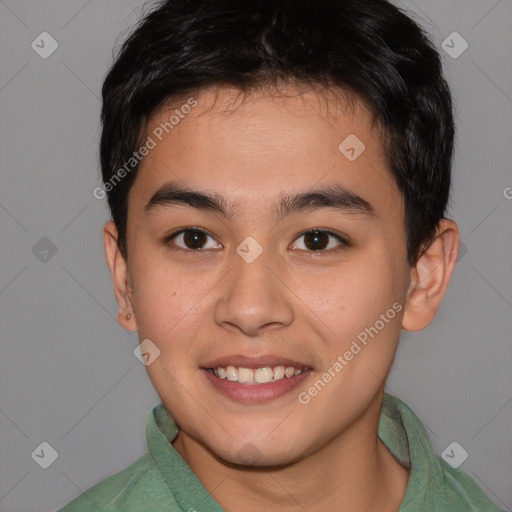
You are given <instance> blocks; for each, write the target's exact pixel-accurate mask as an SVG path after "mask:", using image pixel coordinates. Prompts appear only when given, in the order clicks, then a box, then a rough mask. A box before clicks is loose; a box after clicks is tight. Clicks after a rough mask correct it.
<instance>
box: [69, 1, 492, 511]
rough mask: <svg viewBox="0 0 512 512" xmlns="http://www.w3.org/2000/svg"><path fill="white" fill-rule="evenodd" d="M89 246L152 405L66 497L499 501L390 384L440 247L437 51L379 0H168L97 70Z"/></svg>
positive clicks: (481, 506)
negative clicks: (103, 206) (103, 262)
mask: <svg viewBox="0 0 512 512" xmlns="http://www.w3.org/2000/svg"><path fill="white" fill-rule="evenodd" d="M102 121H103V133H102V140H101V165H102V172H103V181H104V187H103V188H101V189H98V190H97V191H96V192H95V193H96V194H104V193H106V194H108V201H109V205H110V208H111V212H112V218H113V220H112V221H109V222H108V223H107V224H106V225H105V228H104V236H105V250H106V258H107V263H108V266H109V268H110V271H111V274H112V278H113V283H114V289H115V294H116V298H117V301H118V304H119V322H120V324H121V325H122V326H123V327H124V328H126V329H129V330H132V331H137V332H138V333H139V337H140V342H141V352H142V354H143V357H144V358H145V359H144V361H145V364H147V367H146V368H147V371H148V375H149V378H150V380H151V382H152V383H153V385H154V387H155V389H156V391H157V392H158V394H159V396H160V398H161V401H162V404H160V405H158V406H157V407H155V408H154V409H153V411H151V412H150V413H149V415H148V417H147V422H146V435H147V442H148V449H149V452H148V453H147V454H145V455H144V456H143V457H141V458H140V459H139V460H138V461H136V462H135V463H134V464H133V465H132V466H130V467H129V468H127V469H125V470H124V471H121V472H120V473H118V474H116V475H113V476H111V477H110V478H107V479H106V480H104V481H102V482H100V483H98V484H97V485H95V486H94V487H92V488H91V489H89V490H88V491H87V492H85V493H84V494H82V495H81V496H79V497H78V498H76V499H75V500H74V501H73V502H71V503H70V504H68V506H66V507H64V508H63V509H62V511H63V512H72V511H73V512H74V511H77V512H78V511H93V510H101V511H123V512H128V511H134V512H135V511H137V512H141V511H163V510H168V511H189V512H193V511H197V512H206V511H220V510H228V511H240V510H243V511H246V512H252V511H258V512H259V511H261V510H276V511H277V510H279V511H288V510H289V511H296V510H297V511H298V510H301V511H305V510H307V511H319V510H322V511H338V510H343V511H344V512H356V511H358V512H359V511H379V512H396V511H401V512H412V511H422V512H427V511H443V512H448V511H451V512H455V511H461V512H462V511H464V512H468V511H479V512H482V511H489V512H490V511H496V510H498V508H497V507H496V506H495V505H493V504H492V503H491V502H490V501H489V500H488V498H487V497H486V496H485V495H484V494H483V492H482V491H481V490H480V488H479V487H478V486H477V485H476V484H475V483H474V482H473V481H472V480H471V479H470V477H469V476H467V475H466V474H465V473H463V472H462V471H460V470H455V469H452V468H451V467H450V466H449V465H448V464H446V463H445V462H444V461H443V460H442V459H441V458H439V457H438V456H436V455H435V454H434V452H433V449H432V446H431V444H430V442H429V440H428V437H427V434H426V431H425V429H424V428H423V426H422V425H421V423H420V422H419V420H418V419H417V417H416V416H415V415H414V414H413V412H412V411H411V410H410V409H409V408H408V407H407V406H406V405H405V404H404V403H402V402H401V401H400V400H398V399H397V398H394V397H392V396H390V395H387V394H385V393H384V386H385V381H386V377H387V375H388V373H389V371H390V368H391V365H392V362H393V358H394V356H395V352H396V349H397V345H398V340H399V336H400V332H401V329H402V328H404V329H406V330H409V331H417V330H420V329H423V328H424V327H426V326H427V325H428V324H429V323H430V322H431V321H432V320H433V318H434V315H435V313H436V311H437V309H438V307H439V305H440V303H441V300H442V298H443V296H444V294H445V292H446V289H447V287H448V284H449V281H450V277H451V275H452V271H453V269H454V266H455V262H456V259H457V253H458V247H459V234H458V229H457V225H456V224H455V223H454V222H453V221H451V220H448V219H446V218H445V217H444V215H445V213H446V205H447V201H448V196H449V187H450V167H451V157H452V145H453V137H454V127H453V118H452V103H451V97H450V92H449V89H448V87H447V85H446V83H445V81H444V79H443V77H442V72H441V65H440V59H439V56H438V54H437V52H436V51H435V49H434V48H433V47H432V45H431V43H430V42H429V40H428V38H427V37H426V35H425V34H424V33H423V32H422V31H421V29H420V28H419V27H418V26H417V25H416V24H415V23H414V22H413V21H411V19H409V18H408V17H407V16H405V15H404V14H403V13H402V12H400V11H399V10H398V9H397V8H395V7H393V6H392V5H391V4H389V3H387V2H386V1H381V0H379V1H375V0H373V1H360V0H357V1H356V0H348V1H347V0H337V1H329V0H320V1H316V2H307V1H297V0H294V1H285V0H280V1H277V0H275V1H271V0H261V1H258V2H254V1H247V0H245V1H236V0H214V1H211V0H202V1H200V0H198V1H195V2H189V1H187V0H172V1H167V2H163V3H161V5H160V6H159V7H158V8H157V9H156V10H154V11H153V12H152V13H150V14H149V15H148V16H147V17H146V18H145V19H144V20H143V21H142V22H141V24H140V25H139V27H138V28H137V30H136V31H135V32H134V33H133V35H132V36H131V37H130V38H129V39H128V41H127V42H126V43H125V44H124V46H123V48H122V51H121V53H120V55H119V56H118V58H117V61H116V63H115V64H114V66H113V67H112V69H111V70H110V72H109V74H108V76H107V78H106V80H105V83H104V86H103V112H102Z"/></svg>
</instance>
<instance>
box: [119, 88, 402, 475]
mask: <svg viewBox="0 0 512 512" xmlns="http://www.w3.org/2000/svg"><path fill="white" fill-rule="evenodd" d="M285 92H286V94H284V95H279V94H273V95H271V94H269V93H263V92H259V93H256V92H255V93H252V94H251V95H249V96H247V97H245V99H242V98H241V97H240V95H239V94H238V93H236V92H235V91H233V90H231V89H227V88H226V89H220V90H219V91H217V94H216V93H215V92H214V91H212V90H202V91H200V92H199V93H198V94H196V95H194V99H195V100H196V101H197V104H196V105H195V106H194V107H193V108H192V109H190V112H189V113H188V114H186V115H183V114H182V115H183V119H181V116H180V121H179V123H177V124H175V125H174V126H173V127H172V129H171V128H169V125H168V126H167V131H168V133H166V131H165V130H163V131H162V129H161V126H162V125H161V123H162V122H165V121H169V117H170V115H172V114H173V111H174V110H175V109H176V110H179V111H180V112H182V113H183V112H184V111H183V110H180V108H179V106H178V107H176V106H175V105H173V107H172V110H171V111H169V110H161V111H160V112H159V113H158V114H157V115H155V116H154V118H153V119H151V120H150V121H149V122H148V125H147V127H146V130H147V132H146V137H147V136H150V137H151V138H152V139H153V141H154V142H155V143H156V144H155V147H153V148H152V149H151V150H150V151H149V153H148V154H147V155H146V156H145V158H144V160H143V161H142V163H141V165H140V168H139V172H138V175H137V177H136V180H135V182H134V184H133V187H132V189H131V191H130V195H129V209H128V223H127V247H128V261H127V268H126V280H127V283H128V288H127V297H128V301H129V303H130V305H131V307H133V312H132V317H133V318H132V320H131V321H130V322H133V323H130V325H131V326H132V328H134V330H135V329H136V330H137V331H138V332H139V337H140V340H141V341H142V340H145V339H149V340H151V343H152V345H151V346H152V347H157V348H158V349H159V351H160V354H159V356H158V357H157V358H156V359H155V360H154V362H152V363H151V364H150V365H148V366H147V367H146V369H147V371H148V375H149V378H150V379H151V382H152V383H153V385H154V387H155V389H156V391H157V392H158V394H159V396H160V398H161V400H162V402H163V403H164V405H165V407H166V408H167V409H168V411H169V412H170V414H171V415H172V416H173V417H174V419H175V420H176V422H177V423H178V424H179V425H180V428H181V432H180V436H182V437H186V438H188V439H191V440H195V441H197V442H199V443H200V444H201V445H203V446H205V447H207V448H208V449H209V450H211V452H213V453H214V454H215V455H216V456H217V457H219V458H220V459H222V460H225V461H229V462H234V463H244V462H251V461H252V462H253V463H255V464H258V465H274V464H286V463H289V462H292V461H295V460H299V459H302V458H304V457H307V456H308V455H309V454H312V453H313V452H315V451H316V450H318V449H320V448H321V447H324V446H326V445H328V444H329V443H330V442H331V441H333V440H334V439H335V437H336V436H338V435H339V434H340V433H341V432H344V431H346V430H347V429H349V427H350V426H351V425H352V424H354V422H355V421H356V420H357V419H358V418H360V417H361V415H362V414H363V413H364V412H365V411H367V410H368V409H369V408H370V407H373V405H372V404H375V403H376V397H378V396H379V395H380V394H381V393H382V391H383V386H384V385H383V382H384V380H385V378H386V376H387V374H388V371H389V369H390V366H391V364H392V361H393V357H394V354H395V351H396V348H397V342H398V337H399V333H400V330H401V319H402V315H403V306H404V301H405V298H406V294H407V289H408V285H409V280H410V268H409V266H408V263H407V255H406V235H405V228H404V207H403V200H402V197H401V194H400V193H399V191H398V190H397V188H396V186H395V184H394V181H393V179H392V178H391V175H390V173H389V170H388V169H387V168H386V165H385V162H384V158H383V155H382V149H381V144H380V138H379V134H378V132H377V130H376V129H372V127H371V118H370V115H369V114H368V112H367V110H366V109H365V108H364V106H363V105H361V104H360V103H358V102H356V103H355V104H354V105H353V108H349V107H348V106H347V103H346V102H344V101H343V100H342V99H341V97H339V98H338V100H339V101H336V98H335V97H334V96H333V97H331V98H329V97H328V96H325V95H324V96H323V97H322V96H321V95H318V93H315V92H313V91H309V92H306V93H302V94H299V93H298V92H296V91H293V90H291V89H289V90H287V91H285ZM326 99H329V103H327V101H326ZM184 103H186V100H185V101H184ZM237 107H238V108H237ZM185 111H188V109H185ZM159 127H160V129H159ZM155 134H159V135H158V136H156V135H155ZM347 137H348V139H347ZM355 137H357V138H355ZM160 138H161V140H160ZM343 141H345V142H343ZM340 143H341V146H340ZM363 144H364V150H363Z"/></svg>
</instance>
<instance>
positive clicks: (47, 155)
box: [0, 0, 512, 512]
mask: <svg viewBox="0 0 512 512" xmlns="http://www.w3.org/2000/svg"><path fill="white" fill-rule="evenodd" d="M400 5H401V6H403V7H406V8H408V9H410V10H411V11H413V12H414V13H416V15H417V16H418V17H419V19H420V21H421V23H422V24H423V25H424V26H425V28H426V29H427V30H428V31H429V32H430V33H431V34H432V37H433V39H434V41H435V44H436V45H437V47H438V48H439V49H440V52H441V53H442V55H443V60H444V63H445V72H446V76H447V78H448V81H449V83H450V85H451V87H452V90H453V93H454V97H455V101H456V105H457V111H458V114H457V117H458V145H457V151H456V157H455V166H454V188H453V199H452V206H451V215H452V217H453V218H455V220H457V221H458V223H459V226H460V228H461V233H462V241H463V244H464V245H463V251H462V253H461V257H460V261H459V265H458V267H457V268H456V270H455V273H454V277H453V280H452V284H451V286H450V289H449V291H448V294H447V296H446V298H445V301H444V303H443V305H442V307H441V309H440V311H439V313H438V316H437V318H436V320H435V321H434V323H433V324H432V325H431V326H429V327H428V328H427V329H425V330H424V331H423V332H421V333H416V334H409V333H404V335H403V337H402V341H401V345H400V348H399V351H398V354H397V358H396V361H395V365H394V368H393V371H392V374H391V376H390V378H389V380H388V387H387V391H388V392H390V393H392V394H394V395H396V396H398V397H399V398H401V399H403V400H404V401H405V402H406V403H407V404H408V405H409V406H410V407H411V408H412V409H413V410H414V411H415V412H416V414H417V415H418V416H419V418H420V419H421V420H422V421H423V422H424V424H425V425H426V427H427V429H428V431H429V434H430V436H431V438H432V442H433V444H434V447H435V449H436V451H437V452H438V453H441V452H442V451H443V450H444V449H445V448H446V447H447V446H448V445H449V444H450V443H451V442H452V441H457V442H458V443H459V444H460V445H461V446H462V447H463V448H464V449H465V450H466V451H467V452H468V454H469V457H468V458H467V460H466V461H465V462H464V463H463V464H462V466H461V467H462V469H464V470H465V471H466V472H468V473H469V474H470V475H471V476H472V477H473V478H474V479H475V480H476V481H477V482H478V483H479V485H480V486H481V487H482V488H483V489H484V491H485V492H486V493H487V494H488V495H489V496H490V497H491V498H492V499H493V500H494V501H495V502H496V503H497V504H498V505H499V506H501V507H502V508H504V509H506V510H511V507H512V485H511V484H512V443H511V441H512V434H511V432H512V428H511V427H512V372H511V371H510V366H511V363H512V346H511V332H512V320H511V319H512V314H511V313H512V272H511V258H510V255H511V254H512V242H511V240H512V236H511V234H512V230H511V225H512V222H511V220H512V199H511V198H512V188H509V187H512V173H511V170H510V168H511V163H510V161H511V156H512V155H511V151H510V148H511V145H512V65H511V64H512V63H511V60H512V58H511V55H512V31H511V30H510V27H511V26H512V2H511V1H510V0H501V1H496V0H482V1H475V0H473V1H468V0H457V1H454V0H452V1H446V0H434V1H432V0H429V1H428V2H427V1H426V0H425V1H420V0H416V2H403V3H401V4H400ZM140 6H141V2H140V1H135V0H110V1H108V2H100V1H99V0H89V1H87V0H72V1H71V0H67V1H64V0H44V1H42V0H23V1H21V0H5V1H0V113H1V114H0V115H1V118H0V121H1V122H0V151H1V160H0V162H1V173H2V182H1V187H0V222H1V240H2V243H1V244H0V251H1V253H0V254H1V260H0V261H1V272H0V315H1V316H0V326H1V327H0V329H1V357H0V393H1V394H0V510H1V511H2V512H18V511H19V512H21V511H23V512H31V511H38V512H42V511H51V510H56V509H57V508H60V507H62V506H63V505H64V504H65V503H67V502H68V501H70V500H71V499H72V498H74V497H75V496H77V495H78V494H80V493H81V492H83V491H84V490H86V489H87V488H89V487H90V486H92V485H93V484H95V483H97V482H99V481H100V480H102V479H104V478H106V477H107V476H109V475H111V474H113V473H115V472H117V471H120V470H121V469H124V468H125V467H127V466H128V465H129V464H131V463H132V462H134V461H135V460H136V459H137V458H138V457H139V456H140V455H142V454H143V453H144V452H145V451H146V443H145V434H144V422H145V419H146V414H147V413H148V411H149V410H150V409H151V408H152V407H153V406H154V405H156V404H157V403H159V399H158V396H157V394H156V392H155V391H154V390H153V388H152V386H151V384H150V382H149V379H148V378H147V376H146V372H145V369H144V366H143V365H142V364H141V363H140V362H139V361H138V360H137V359H136V358H135V356H134V354H133V350H134V349H135V347H136V346H137V343H138V339H137V335H136V333H128V332H126V331H125V330H124V329H123V328H121V327H120V326H119V325H118V324H117V322H116V312H117V307H116V303H115V300H114V294H113V291H112V288H111V281H110V275H109V273H108V270H107V266H106V263H105V261H104V255H103V242H102V226H103V223H104V222H105V221H106V220H107V216H108V212H107V208H106V202H105V201H104V200H103V201H101V200H97V199H95V198H94V197H93V195H92V191H93V189H94V188H95V187H96V186H98V185H100V180H99V171H98V157H97V146H98V139H99V109H100V101H99V96H100V88H101V84H102V80H103V78H104V75H105V73H106V71H107V69H108V68H109V67H110V65H111V63H112V48H113V46H114V45H115V44H116V42H117V43H120V42H122V41H123V40H124V36H125V35H126V30H127V28H128V27H130V26H131V25H132V24H133V23H134V22H135V21H137V19H138V18H139V16H140V14H141V9H140ZM44 31H46V32H49V33H50V34H51V36H52V37H53V38H54V39H55V40H56V41H57V42H58V48H57V50H56V51H55V52H54V53H53V54H52V55H51V56H50V57H48V58H47V59H43V58H41V57H40V56H39V55H38V54H37V53H36V52H35V51H34V50H33V49H32V47H31V43H32V41H33V40H36V38H38V36H39V34H41V33H42V32H44ZM123 31H124V32H123ZM454 31H456V32H458V33H459V34H460V35H461V36H462V37H463V38H464V39H465V40H466V41H467V42H468V44H469V47H468V49H467V50H466V51H465V52H464V53H462V55H460V56H459V57H458V58H453V57H451V56H449V55H448V53H446V52H445V50H444V49H443V41H444V40H445V39H446V38H447V36H449V35H450V34H451V33H452V32H454ZM38 40H39V41H40V39H37V40H36V42H37V41H38ZM446 44H448V45H450V46H452V47H453V48H452V49H451V51H452V53H453V52H454V51H458V50H460V49H461V46H460V45H461V41H460V40H458V39H448V40H447V43H445V45H446ZM45 48H46V49H47V48H48V44H45ZM43 237H46V238H47V239H49V240H50V241H51V244H50V243H49V242H48V240H45V239H44V240H43V241H40V240H41V238H43ZM36 244H38V245H36ZM52 244H53V245H52ZM34 246H35V248H34ZM53 246H54V251H55V249H56V251H57V252H56V253H55V254H53V253H52V248H53ZM44 250H48V251H49V252H48V253H44ZM54 251H53V252H54ZM43 441H46V442H48V443H49V444H50V445H51V446H52V447H53V448H54V449H55V450H56V451H57V452H58V458H57V459H56V460H55V462H54V463H53V464H52V465H51V466H50V467H49V468H48V469H42V468H41V467H39V465H38V464H36V462H35V461H34V460H33V458H32V457H31V454H32V452H33V451H34V450H35V449H36V448H37V447H38V446H39V445H40V443H41V442H43Z"/></svg>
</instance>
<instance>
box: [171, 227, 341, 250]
mask: <svg viewBox="0 0 512 512" xmlns="http://www.w3.org/2000/svg"><path fill="white" fill-rule="evenodd" d="M186 231H198V232H201V233H204V234H205V235H207V236H209V237H210V238H212V239H213V240H216V237H215V236H213V235H212V234H210V232H209V231H208V230H206V229H204V228H200V227H197V226H185V227H182V228H180V229H178V230H177V231H173V232H172V233H171V234H170V235H167V236H165V237H164V238H163V240H162V242H163V243H164V245H168V244H169V242H171V240H173V239H174V238H176V237H177V236H179V235H181V234H182V233H184V232H186ZM310 233H323V234H326V235H329V236H332V237H333V238H335V239H336V240H338V242H340V244H341V245H342V246H343V247H350V246H351V243H350V241H349V239H348V237H346V236H344V235H342V234H341V233H338V232H337V231H333V230H332V229H328V228H317V227H315V228H308V229H305V230H303V231H301V232H300V233H298V234H297V235H295V237H294V238H293V241H292V243H293V242H295V240H297V239H298V238H300V237H302V236H304V235H307V234H310ZM219 244H220V242H219ZM220 245H222V244H220ZM172 249H173V250H175V251H178V252H182V253H189V254H190V253H210V252H212V249H183V248H182V247H179V246H174V247H172ZM295 250H296V251H297V249H295ZM339 250H340V249H339V248H338V249H329V250H318V251H308V250H304V249H300V250H299V251H301V252H303V253H307V254H328V253H333V252H337V251H339Z"/></svg>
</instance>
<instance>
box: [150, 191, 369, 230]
mask: <svg viewBox="0 0 512 512" xmlns="http://www.w3.org/2000/svg"><path fill="white" fill-rule="evenodd" d="M176 204H178V205H185V206H190V207H192V208H196V209H198V210H202V211H209V212H214V213H219V214H221V215H222V216H223V217H225V218H226V219H227V220H232V219H233V218H234V211H235V208H234V206H233V205H231V206H228V205H229V202H228V200H227V199H226V198H225V197H223V196H222V195H221V194H219V193H217V192H213V193H212V192H206V191H199V190H191V189H188V188H184V187H182V186H181V185H179V184H178V183H177V182H169V183H165V184H164V185H162V186H161V187H160V188H159V189H158V190H157V191H156V192H155V193H154V194H153V195H152V196H151V199H150V200H149V201H148V203H147V204H146V206H145V207H144V212H145V213H146V214H148V213H150V212H152V211H154V210H155V209H157V208H159V207H168V206H172V205H176ZM321 209H335V210H338V211H341V212H343V213H351V214H360V215H366V216H370V217H371V216H376V212H375V209H374V208H373V207H372V205H371V204H370V203H369V202H368V201H366V200H365V199H363V198H362V197H360V196H358V195H357V194H354V193H353V192H351V191H350V190H348V189H347V188H345V187H343V186H342V185H331V186H327V187H322V188H318V189H313V190H309V191H306V192H299V193H294V194H288V193H286V192H284V193H282V194H281V196H280V197H279V200H278V202H277V203H276V204H275V205H274V206H273V208H272V214H273V218H274V220H275V221H276V222H279V221H280V220H282V219H283V218H284V217H286V216H287V215H290V214H291V213H311V212H313V211H317V210H321Z"/></svg>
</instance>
